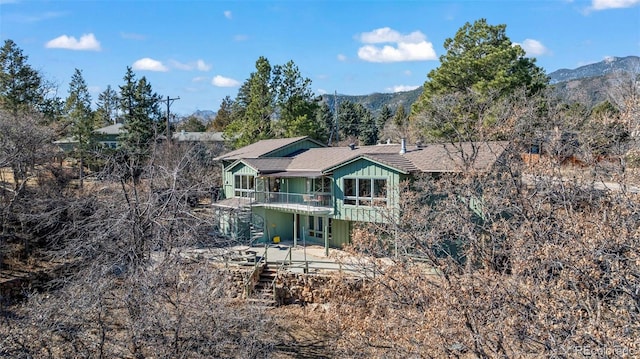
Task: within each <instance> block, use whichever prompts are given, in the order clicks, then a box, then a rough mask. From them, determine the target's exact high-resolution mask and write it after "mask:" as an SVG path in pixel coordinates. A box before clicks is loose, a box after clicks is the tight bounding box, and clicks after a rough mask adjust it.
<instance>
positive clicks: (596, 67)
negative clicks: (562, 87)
mask: <svg viewBox="0 0 640 359" xmlns="http://www.w3.org/2000/svg"><path fill="white" fill-rule="evenodd" d="M620 71H625V72H629V73H635V74H638V73H640V57H638V56H627V57H610V58H607V59H605V60H604V61H600V62H596V63H594V64H589V65H585V66H580V67H578V68H577V69H573V70H569V69H560V70H557V71H554V72H552V73H550V74H549V78H550V79H551V83H552V84H556V83H559V82H565V81H572V80H577V79H586V78H590V77H597V76H605V75H610V74H614V73H616V72H620Z"/></svg>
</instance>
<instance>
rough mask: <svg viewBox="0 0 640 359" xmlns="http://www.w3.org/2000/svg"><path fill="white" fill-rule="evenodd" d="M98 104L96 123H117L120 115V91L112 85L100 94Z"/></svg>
mask: <svg viewBox="0 0 640 359" xmlns="http://www.w3.org/2000/svg"><path fill="white" fill-rule="evenodd" d="M97 105H98V106H97V109H96V111H95V116H96V123H97V124H98V125H99V126H102V127H104V126H109V125H113V124H115V123H116V121H117V115H118V93H117V92H116V91H115V90H114V89H112V88H111V86H110V85H109V86H107V88H106V89H105V90H104V91H102V92H101V93H100V95H98V102H97Z"/></svg>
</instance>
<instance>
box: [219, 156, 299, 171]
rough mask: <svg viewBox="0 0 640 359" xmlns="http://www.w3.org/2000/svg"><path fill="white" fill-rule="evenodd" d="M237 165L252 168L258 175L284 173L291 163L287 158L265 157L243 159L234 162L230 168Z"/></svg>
mask: <svg viewBox="0 0 640 359" xmlns="http://www.w3.org/2000/svg"><path fill="white" fill-rule="evenodd" d="M238 163H244V164H245V165H247V166H249V167H251V168H253V169H254V170H256V172H258V173H259V174H265V173H273V172H281V171H286V170H287V166H288V165H289V163H291V158H288V157H265V158H244V159H241V160H238V161H236V162H234V163H233V164H232V165H231V166H230V167H234V166H236V164H238Z"/></svg>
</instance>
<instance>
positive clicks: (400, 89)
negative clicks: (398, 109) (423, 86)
mask: <svg viewBox="0 0 640 359" xmlns="http://www.w3.org/2000/svg"><path fill="white" fill-rule="evenodd" d="M418 87H420V86H419V85H415V86H413V85H396V86H393V87H388V88H387V91H391V92H404V91H411V90H415V89H417V88H418Z"/></svg>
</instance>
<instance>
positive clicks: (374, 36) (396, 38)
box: [360, 27, 427, 44]
mask: <svg viewBox="0 0 640 359" xmlns="http://www.w3.org/2000/svg"><path fill="white" fill-rule="evenodd" d="M426 39H427V37H426V36H425V35H424V34H423V33H421V32H420V31H414V32H412V33H410V34H409V35H402V34H401V33H399V32H397V31H396V30H393V29H391V28H389V27H383V28H380V29H375V30H373V31H371V32H363V33H362V34H360V41H361V42H363V43H365V44H381V43H385V42H409V43H419V42H422V41H425V40H426Z"/></svg>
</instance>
